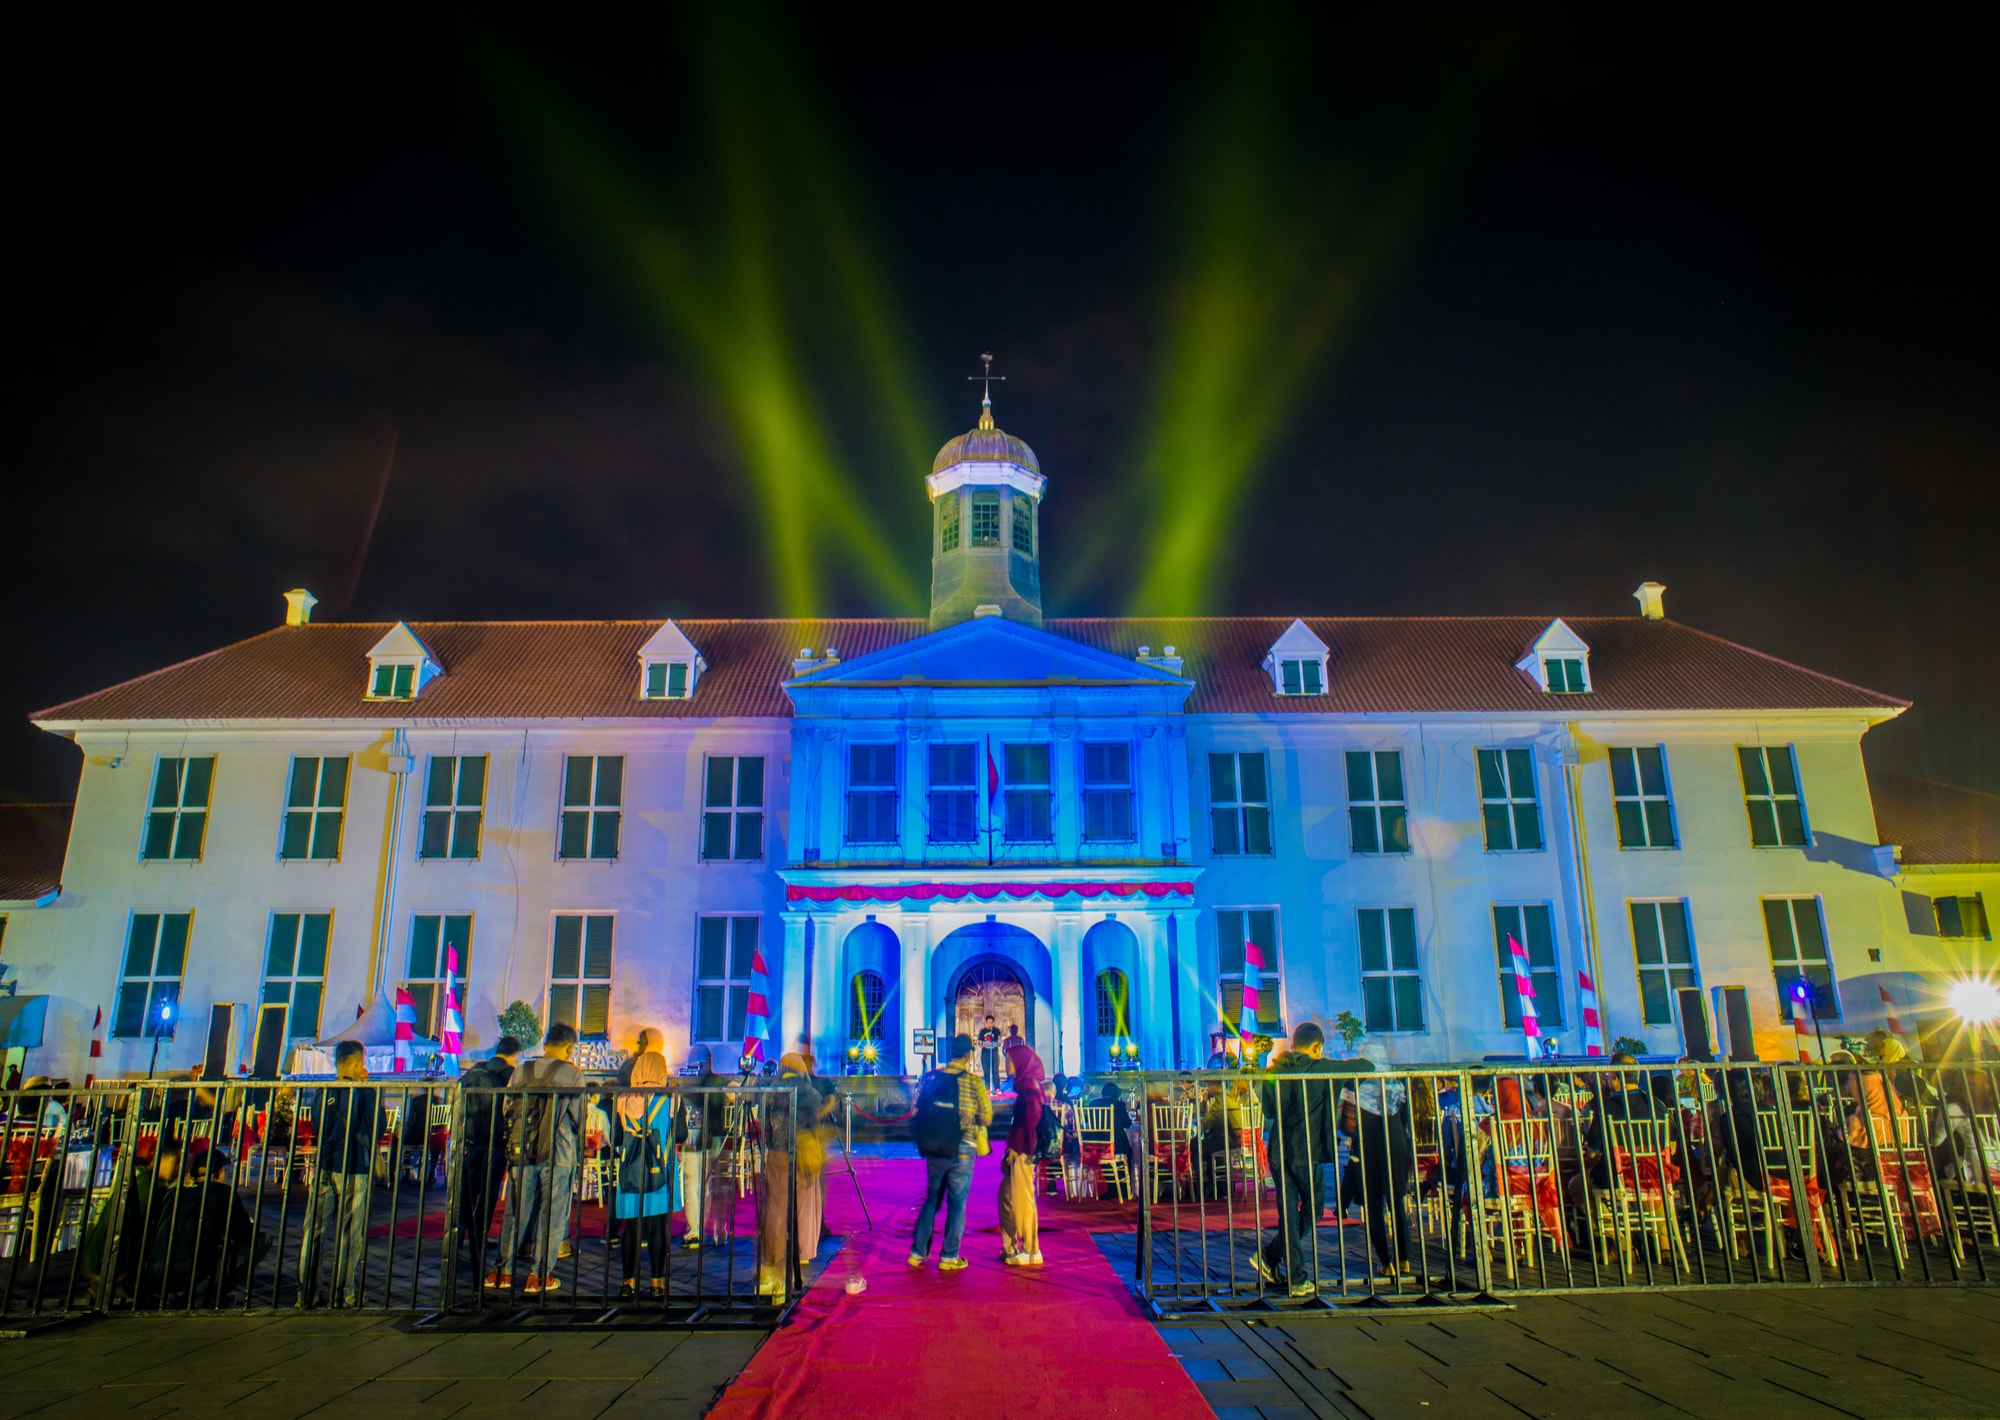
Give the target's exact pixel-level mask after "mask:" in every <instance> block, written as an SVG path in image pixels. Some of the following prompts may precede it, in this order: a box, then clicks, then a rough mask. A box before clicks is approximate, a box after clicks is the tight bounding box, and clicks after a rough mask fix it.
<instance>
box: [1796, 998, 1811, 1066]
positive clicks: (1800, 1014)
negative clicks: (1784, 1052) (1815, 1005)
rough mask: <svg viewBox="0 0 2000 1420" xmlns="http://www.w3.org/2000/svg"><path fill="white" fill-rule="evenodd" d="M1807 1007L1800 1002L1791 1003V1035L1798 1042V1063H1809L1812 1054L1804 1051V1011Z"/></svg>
mask: <svg viewBox="0 0 2000 1420" xmlns="http://www.w3.org/2000/svg"><path fill="white" fill-rule="evenodd" d="M1808 1009H1809V1008H1808V1007H1807V1006H1805V1005H1803V1004H1801V1003H1800V1002H1797V1001H1794V1002H1793V1003H1792V1035H1793V1037H1794V1038H1795V1039H1796V1040H1797V1041H1798V1043H1799V1063H1800V1064H1801V1065H1806V1064H1810V1063H1811V1062H1812V1056H1810V1055H1808V1054H1807V1053H1806V1011H1807V1010H1808Z"/></svg>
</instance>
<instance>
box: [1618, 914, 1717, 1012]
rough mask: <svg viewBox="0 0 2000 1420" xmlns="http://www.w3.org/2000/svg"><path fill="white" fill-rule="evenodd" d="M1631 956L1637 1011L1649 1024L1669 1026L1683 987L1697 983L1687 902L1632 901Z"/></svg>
mask: <svg viewBox="0 0 2000 1420" xmlns="http://www.w3.org/2000/svg"><path fill="white" fill-rule="evenodd" d="M1630 907H1631V911H1632V955H1633V957H1634V959H1635V960H1636V961H1637V963H1638V967H1639V1007H1640V1014H1641V1016H1642V1018H1643V1019H1644V1020H1645V1022H1646V1024H1647V1025H1649V1026H1670V1025H1672V1024H1674V1022H1675V1021H1676V1020H1678V1019H1679V1018H1680V1017H1679V1011H1678V1003H1679V999H1680V998H1679V997H1677V996H1676V995H1675V994H1674V993H1675V992H1677V991H1679V990H1680V989H1681V988H1682V987H1684V986H1699V985H1700V984H1701V973H1700V972H1699V971H1698V970H1697V969H1696V966H1695V960H1694V934H1693V933H1692V932H1690V931H1689V930H1688V908H1687V902H1686V901H1685V900H1684V899H1681V898H1675V899H1673V900H1672V901H1668V902H1634V903H1631V904H1630Z"/></svg>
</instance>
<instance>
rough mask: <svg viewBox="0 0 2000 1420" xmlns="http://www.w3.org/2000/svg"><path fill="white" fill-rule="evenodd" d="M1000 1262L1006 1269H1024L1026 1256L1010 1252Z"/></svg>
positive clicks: (1026, 1262) (1023, 1253)
mask: <svg viewBox="0 0 2000 1420" xmlns="http://www.w3.org/2000/svg"><path fill="white" fill-rule="evenodd" d="M1000 1260H1001V1262H1002V1263H1004V1264H1005V1265H1006V1266H1008V1267H1026V1266H1027V1265H1028V1254H1026V1253H1025V1252H1010V1253H1008V1254H1007V1255H1006V1256H1005V1257H1003V1258H1001V1259H1000Z"/></svg>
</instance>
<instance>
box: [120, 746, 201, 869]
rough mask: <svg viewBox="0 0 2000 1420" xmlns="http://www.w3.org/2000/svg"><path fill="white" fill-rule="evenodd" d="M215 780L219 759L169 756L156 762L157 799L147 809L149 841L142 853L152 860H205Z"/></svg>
mask: <svg viewBox="0 0 2000 1420" xmlns="http://www.w3.org/2000/svg"><path fill="white" fill-rule="evenodd" d="M214 781H215V758H214V756H212V755H211V756H207V757H205V758H202V759H168V758H166V757H165V756H161V757H160V758H159V759H157V760H155V761H154V763H153V800H152V804H151V805H150V806H149V807H148V808H147V810H146V840H145V842H144V843H143V844H142V845H141V846H140V849H139V856H140V857H141V858H144V859H145V860H147V861H148V862H178V863H194V862H199V861H200V859H201V838H202V833H203V832H204V831H205V830H206V829H207V827H208V791H209V787H210V785H212V784H213V783H214Z"/></svg>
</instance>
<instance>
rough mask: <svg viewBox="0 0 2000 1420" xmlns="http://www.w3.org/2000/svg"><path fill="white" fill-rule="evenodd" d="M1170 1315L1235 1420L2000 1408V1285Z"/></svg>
mask: <svg viewBox="0 0 2000 1420" xmlns="http://www.w3.org/2000/svg"><path fill="white" fill-rule="evenodd" d="M1515 1300H1516V1301H1517V1305H1516V1306H1515V1308H1514V1309H1513V1310H1509V1311H1461V1312H1441V1311H1438V1310H1424V1311H1418V1310H1382V1311H1366V1312H1361V1313H1358V1314H1353V1315H1345V1316H1338V1317H1315V1318H1311V1319H1300V1320H1296V1321H1290V1322H1287V1321H1285V1320H1284V1319H1283V1318H1282V1317H1280V1316H1272V1317H1270V1318H1268V1319H1256V1320H1251V1319H1239V1318H1231V1319H1229V1320H1215V1321H1202V1322H1185V1323H1167V1324H1164V1325H1162V1327H1161V1332H1162V1334H1163V1335H1164V1336H1166V1338H1167V1340H1168V1344H1169V1345H1170V1346H1172V1348H1173V1350H1174V1351H1175V1353H1176V1354H1177V1355H1178V1356H1179V1358H1180V1360H1181V1364H1182V1365H1183V1366H1185V1367H1186V1368H1187V1371H1188V1374H1189V1375H1190V1376H1192V1377H1193V1378H1194V1380H1195V1381H1196V1383H1197V1384H1198V1385H1199V1386H1200V1387H1201V1391H1202V1394H1203V1396H1204V1397H1205V1398H1206V1399H1207V1400H1208V1402H1209V1404H1210V1405H1212V1406H1213V1407H1214V1408H1215V1413H1216V1415H1217V1416H1218V1417H1219V1420H1305V1417H1309V1416H1310V1417H1351V1418H1352V1420H1364V1417H1365V1420H1415V1417H1425V1418H1426V1420H1429V1417H1438V1420H1443V1417H1446V1416H1449V1417H1451V1420H1485V1418H1486V1417H1494V1420H1500V1418H1501V1417H1504V1420H1521V1417H1523V1416H1557V1417H1567V1416H1591V1417H1621V1418H1622V1417H1624V1416H1638V1415H1646V1416H1654V1415H1658V1416H1670V1415H1693V1416H1700V1417H1733V1416H1751V1417H1755V1420H1788V1417H1792V1416H1799V1417H1806V1416H1813V1417H1828V1418H1829V1420H1831V1417H1838V1416H1843V1415H1845V1416H1854V1417H1861V1420H1875V1417H1883V1420H1917V1417H1926V1416H1994V1415H2000V1291H1996V1290H1991V1289H1983V1288H1930V1289H1918V1288H1894V1289H1891V1288H1828V1289H1823V1290H1816V1291H1815V1290H1807V1289H1804V1288H1772V1289H1768V1290H1760V1289H1749V1288H1744V1289H1736V1290H1730V1291H1721V1290H1717V1291H1712V1292H1709V1291H1671V1292H1666V1291H1662V1292H1634V1293H1626V1294H1607V1293H1591V1294H1589V1295H1584V1296H1559V1297H1558V1296H1549V1297H1526V1298H1518V1299H1515Z"/></svg>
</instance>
